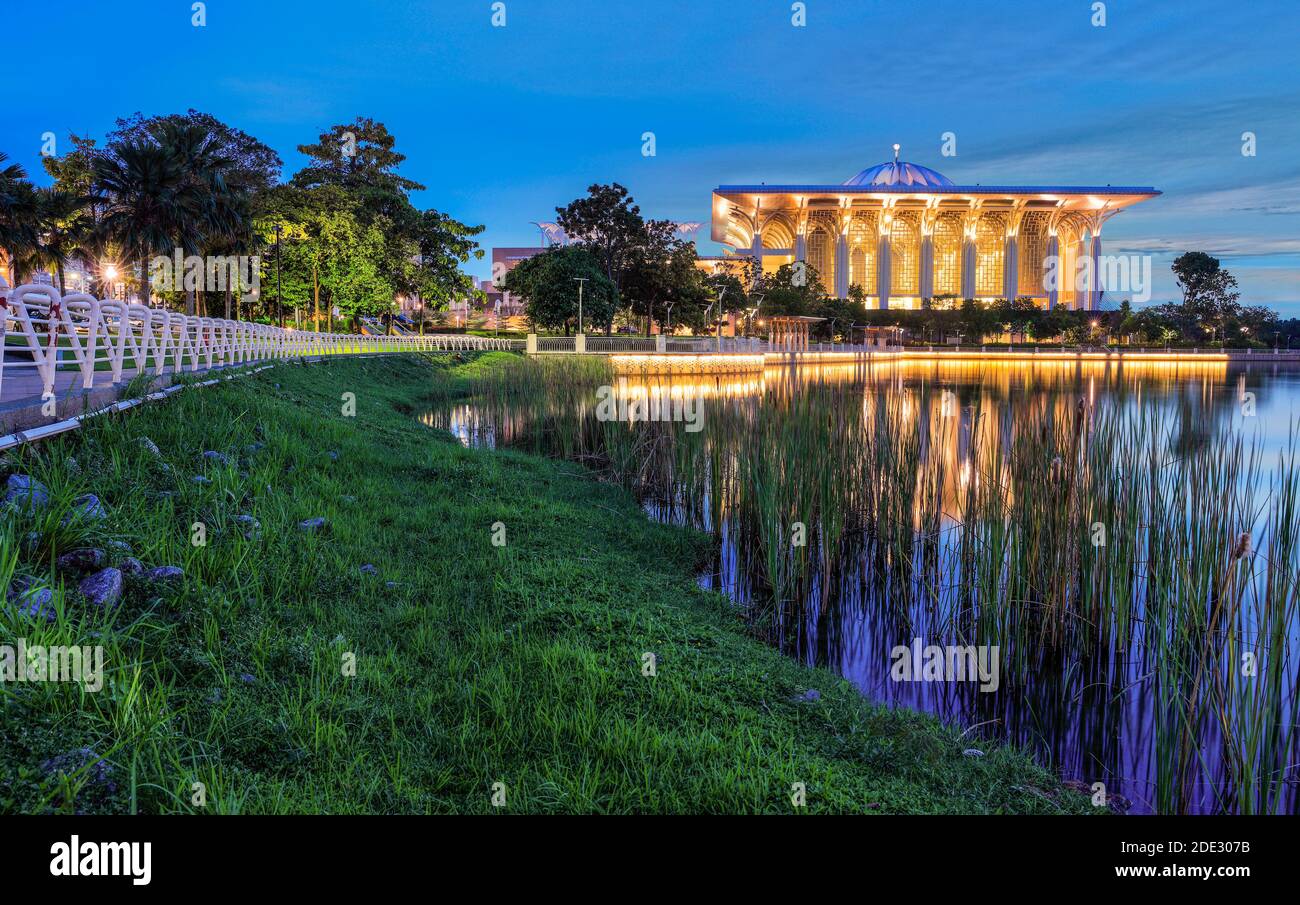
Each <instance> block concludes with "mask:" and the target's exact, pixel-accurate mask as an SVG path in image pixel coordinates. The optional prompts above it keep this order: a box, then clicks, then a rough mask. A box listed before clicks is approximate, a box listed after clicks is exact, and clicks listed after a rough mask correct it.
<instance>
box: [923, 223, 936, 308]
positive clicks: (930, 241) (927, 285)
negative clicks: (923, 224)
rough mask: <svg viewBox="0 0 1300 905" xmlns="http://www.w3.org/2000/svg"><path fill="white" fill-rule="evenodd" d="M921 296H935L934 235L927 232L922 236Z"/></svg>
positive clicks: (924, 297)
mask: <svg viewBox="0 0 1300 905" xmlns="http://www.w3.org/2000/svg"><path fill="white" fill-rule="evenodd" d="M920 290H921V298H923V299H928V298H931V297H933V296H934V237H933V236H931V235H930V234H929V233H926V234H925V235H924V236H922V237H921V282H920Z"/></svg>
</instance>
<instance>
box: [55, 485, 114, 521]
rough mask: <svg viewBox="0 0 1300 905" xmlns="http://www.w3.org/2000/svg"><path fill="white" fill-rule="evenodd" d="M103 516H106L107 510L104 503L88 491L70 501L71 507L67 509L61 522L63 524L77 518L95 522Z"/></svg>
mask: <svg viewBox="0 0 1300 905" xmlns="http://www.w3.org/2000/svg"><path fill="white" fill-rule="evenodd" d="M104 518H108V511H107V510H106V509H105V508H104V504H103V503H101V502H100V501H99V497H97V496H95V495H94V494H93V493H88V494H86V495H85V496H79V497H77V498H76V499H75V500H73V501H72V508H71V509H70V510H68V514H67V516H66V517H64V519H63V522H64V524H68V523H69V522H74V521H78V520H84V521H91V522H97V521H99V520H100V519H104Z"/></svg>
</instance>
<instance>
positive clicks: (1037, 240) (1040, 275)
mask: <svg viewBox="0 0 1300 905" xmlns="http://www.w3.org/2000/svg"><path fill="white" fill-rule="evenodd" d="M1047 217H1048V215H1047V212H1046V211H1029V212H1028V213H1026V214H1025V216H1024V218H1023V219H1022V220H1021V221H1020V242H1019V245H1020V274H1019V277H1018V280H1019V286H1018V287H1017V290H1016V291H1017V292H1019V293H1020V294H1021V295H1029V296H1034V297H1037V298H1045V297H1046V296H1047V284H1046V279H1047V273H1046V271H1045V270H1043V261H1045V260H1046V259H1047Z"/></svg>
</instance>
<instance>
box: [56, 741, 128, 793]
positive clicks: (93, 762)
mask: <svg viewBox="0 0 1300 905" xmlns="http://www.w3.org/2000/svg"><path fill="white" fill-rule="evenodd" d="M87 767H89V769H86V768H87ZM41 769H42V770H44V771H45V772H46V773H47V774H49V775H50V776H53V775H55V774H56V773H62V774H63V775H64V776H71V775H72V774H74V773H77V772H80V771H83V770H84V771H85V772H84V774H83V775H85V776H86V777H87V781H88V782H90V783H93V784H95V785H102V786H104V787H105V789H106V790H107V791H109V792H115V791H117V785H116V784H115V783H114V782H113V781H112V779H111V778H110V777H111V776H112V775H113V767H112V765H111V764H109V763H107V762H106V761H104V760H103V759H101V758H100V756H99V755H98V754H96V753H95V752H94V751H92V750H91V749H90V748H77V749H75V750H73V751H68V752H67V753H65V754H60V755H58V756H57V757H51V758H50V759H49V760H47V761H45V762H43V763H42V764H41Z"/></svg>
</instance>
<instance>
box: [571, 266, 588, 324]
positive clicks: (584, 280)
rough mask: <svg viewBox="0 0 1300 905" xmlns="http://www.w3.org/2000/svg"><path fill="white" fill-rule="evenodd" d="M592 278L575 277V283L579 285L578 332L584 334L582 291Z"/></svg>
mask: <svg viewBox="0 0 1300 905" xmlns="http://www.w3.org/2000/svg"><path fill="white" fill-rule="evenodd" d="M589 279H590V277H574V278H573V281H574V282H575V283H577V284H578V332H579V333H581V332H582V290H583V288H584V287H585V286H586V284H587V280H589Z"/></svg>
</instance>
